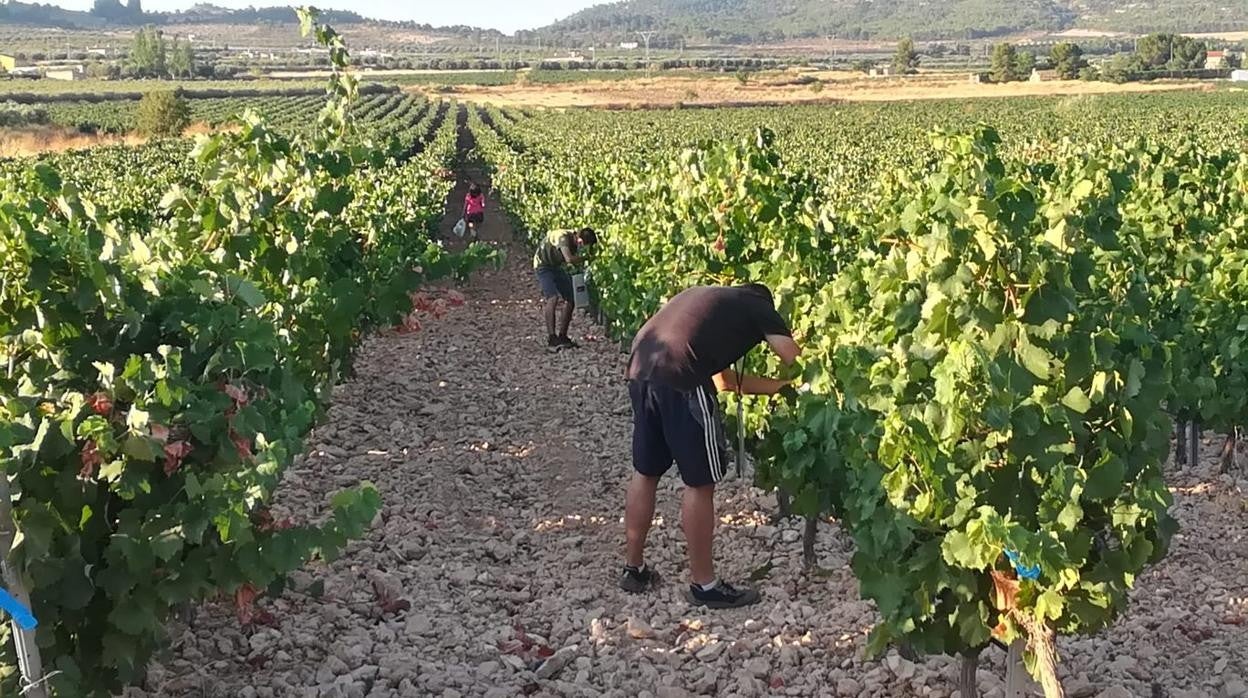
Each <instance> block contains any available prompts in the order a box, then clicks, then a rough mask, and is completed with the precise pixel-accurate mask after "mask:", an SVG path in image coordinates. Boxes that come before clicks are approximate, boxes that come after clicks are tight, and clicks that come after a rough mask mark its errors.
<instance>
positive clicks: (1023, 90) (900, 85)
mask: <svg viewBox="0 0 1248 698" xmlns="http://www.w3.org/2000/svg"><path fill="white" fill-rule="evenodd" d="M584 77H585V78H586V79H585V80H583V81H579V82H572V81H564V82H545V81H542V80H534V79H532V78H531V77H530V79H529V80H527V81H524V82H523V83H520V82H518V83H516V84H508V85H493V86H491V85H475V86H474V85H464V86H460V87H458V88H457V89H456V90H455V94H456V96H457V97H458V98H460V99H464V100H468V101H474V102H481V103H492V104H497V105H502V106H520V107H551V108H566V107H599V108H624V109H627V108H645V107H672V106H677V105H684V106H705V107H713V106H723V105H742V106H745V105H764V104H790V103H791V104H808V103H821V102H883V101H908V100H927V99H971V98H980V97H1038V96H1073V95H1094V94H1117V93H1134V92H1158V91H1171V90H1211V89H1214V86H1213V85H1212V84H1209V83H1195V82H1188V83H1178V82H1175V83H1130V84H1125V85H1117V84H1111V83H1100V82H1081V81H1057V82H1044V83H1031V82H1014V83H1007V84H1001V85H988V84H973V83H972V82H971V81H970V78H969V75H968V74H967V73H948V74H942V75H927V76H919V77H915V78H887V79H874V78H867V77H865V76H863V75H862V74H859V73H846V72H813V73H806V74H802V75H799V74H796V73H792V72H768V73H755V74H750V75H748V76H740V77H738V76H734V75H724V74H722V73H693V74H668V73H662V74H659V75H653V74H650V75H640V76H639V75H633V76H631V78H632V79H624V78H622V77H621V78H619V79H601V78H600V77H597V76H594V75H592V74H587V75H586V76H584ZM408 89H410V90H413V91H422V90H421V87H420V86H418V85H415V86H411V87H409V88H408Z"/></svg>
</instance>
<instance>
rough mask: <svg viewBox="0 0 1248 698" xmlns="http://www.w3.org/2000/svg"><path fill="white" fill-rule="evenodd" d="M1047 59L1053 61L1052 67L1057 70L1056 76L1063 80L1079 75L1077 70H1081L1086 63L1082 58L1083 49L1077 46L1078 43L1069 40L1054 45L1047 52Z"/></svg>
mask: <svg viewBox="0 0 1248 698" xmlns="http://www.w3.org/2000/svg"><path fill="white" fill-rule="evenodd" d="M1049 59H1050V60H1051V61H1053V69H1054V70H1056V71H1057V75H1058V77H1060V78H1061V79H1063V80H1074V79H1075V78H1077V77H1079V71H1081V70H1083V67H1084V65H1086V62H1085V61H1084V60H1083V49H1081V48H1079V44H1076V43H1072V42H1069V41H1063V42H1061V43H1059V44H1056V45H1054V46H1053V50H1052V51H1050V52H1049Z"/></svg>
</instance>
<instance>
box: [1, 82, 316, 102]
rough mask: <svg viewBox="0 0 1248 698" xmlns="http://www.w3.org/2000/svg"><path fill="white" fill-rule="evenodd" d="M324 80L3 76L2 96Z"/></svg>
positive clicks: (280, 85) (268, 87) (280, 86)
mask: <svg viewBox="0 0 1248 698" xmlns="http://www.w3.org/2000/svg"><path fill="white" fill-rule="evenodd" d="M324 87H325V82H324V81H323V80H267V79H266V80H78V81H74V82H69V81H65V80H26V79H19V78H10V79H0V99H3V96H4V95H5V94H25V93H46V94H58V93H71V94H92V93H96V94H106V93H118V92H148V91H151V90H174V89H178V88H182V89H186V90H196V91H205V90H260V91H273V92H279V91H284V90H293V89H323V88H324Z"/></svg>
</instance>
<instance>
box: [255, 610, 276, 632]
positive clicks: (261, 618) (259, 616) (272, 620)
mask: <svg viewBox="0 0 1248 698" xmlns="http://www.w3.org/2000/svg"><path fill="white" fill-rule="evenodd" d="M251 622H252V623H255V624H256V625H263V626H265V627H266V628H276V627H277V626H278V622H277V616H275V615H273V614H272V613H270V612H269V611H268V610H267V609H263V608H260V609H256V611H255V612H254V613H253V614H252V616H251Z"/></svg>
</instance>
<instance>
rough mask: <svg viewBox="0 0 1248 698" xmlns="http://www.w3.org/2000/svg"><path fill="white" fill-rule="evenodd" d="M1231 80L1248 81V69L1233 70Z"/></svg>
mask: <svg viewBox="0 0 1248 698" xmlns="http://www.w3.org/2000/svg"><path fill="white" fill-rule="evenodd" d="M1231 82H1248V70H1232V71H1231Z"/></svg>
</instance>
